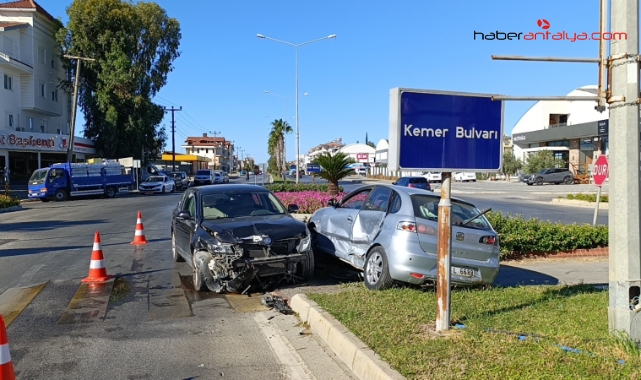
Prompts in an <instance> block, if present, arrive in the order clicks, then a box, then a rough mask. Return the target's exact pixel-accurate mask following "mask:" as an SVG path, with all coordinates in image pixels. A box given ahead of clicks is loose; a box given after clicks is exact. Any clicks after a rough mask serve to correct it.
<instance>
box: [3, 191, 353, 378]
mask: <svg viewBox="0 0 641 380" xmlns="http://www.w3.org/2000/svg"><path fill="white" fill-rule="evenodd" d="M180 196H181V195H180V194H179V193H177V194H167V195H153V196H142V195H136V196H127V197H117V198H114V199H86V200H73V201H68V202H62V203H56V202H50V203H41V202H29V203H25V204H24V210H22V211H18V212H12V213H7V214H2V217H1V218H0V310H4V312H2V313H3V314H4V317H5V319H7V318H8V319H11V318H12V317H15V319H13V320H12V321H9V322H10V324H9V327H8V329H7V332H8V335H9V340H10V350H11V356H12V360H13V364H14V367H15V369H16V372H17V376H18V378H23V379H35V378H42V379H44V378H46V379H69V378H74V379H196V378H198V379H213V378H216V379H218V378H225V379H281V378H302V379H307V378H310V379H311V378H314V377H315V378H317V379H331V378H335V379H343V378H345V379H349V378H350V375H349V374H348V372H346V371H345V370H344V369H343V367H342V366H341V365H340V364H338V363H337V362H336V361H335V360H334V359H333V358H332V357H331V356H330V355H329V354H328V353H327V351H326V350H325V349H324V348H323V347H322V345H320V344H319V343H318V341H317V340H316V338H315V337H313V336H311V335H309V334H307V333H306V331H305V328H304V327H303V326H300V325H298V319H297V318H296V317H294V316H291V315H289V316H286V315H283V314H280V313H278V312H276V311H267V309H266V308H265V307H264V306H263V305H261V302H260V300H261V296H260V295H258V294H254V295H252V296H251V297H248V296H220V295H212V294H207V293H197V292H194V291H193V288H192V287H191V281H190V275H191V270H190V268H189V266H188V265H187V264H186V263H178V264H176V263H174V262H173V261H172V260H171V252H170V247H171V242H170V233H169V231H170V212H171V209H172V208H173V207H174V206H175V205H176V203H177V202H178V200H179V198H180ZM138 210H140V211H142V216H143V225H144V233H145V236H146V238H147V240H148V241H149V243H148V244H147V245H143V246H137V247H136V246H132V245H131V244H130V243H131V242H132V240H133V238H134V231H135V226H136V215H137V211H138ZM96 231H99V232H100V236H101V240H102V243H101V248H102V251H103V253H104V257H105V265H106V268H107V272H108V274H109V275H112V276H116V279H115V280H112V282H109V283H108V284H107V285H106V286H104V285H102V286H87V285H84V286H83V285H81V280H82V279H83V278H85V277H86V276H87V275H88V273H89V263H90V258H91V252H92V245H93V241H94V233H95V232H96ZM39 284H44V287H43V286H42V285H40V286H37V285H39ZM16 313H19V314H17V317H16ZM312 376H314V377H312Z"/></svg>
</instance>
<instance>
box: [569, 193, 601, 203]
mask: <svg viewBox="0 0 641 380" xmlns="http://www.w3.org/2000/svg"><path fill="white" fill-rule="evenodd" d="M568 199H576V200H579V201H588V202H596V194H568ZM599 202H603V203H608V196H607V195H606V194H601V198H600V199H599Z"/></svg>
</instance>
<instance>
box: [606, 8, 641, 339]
mask: <svg viewBox="0 0 641 380" xmlns="http://www.w3.org/2000/svg"><path fill="white" fill-rule="evenodd" d="M611 9H612V16H611V17H612V18H611V28H612V34H613V35H614V34H615V33H616V32H624V33H627V38H625V39H618V38H617V39H612V40H611V41H610V54H611V57H610V65H611V67H610V74H611V75H612V86H611V93H610V96H611V98H610V99H611V100H610V101H609V103H610V121H609V123H610V127H609V128H610V130H609V137H608V138H609V143H610V160H609V161H610V192H609V196H610V201H609V202H610V207H609V211H608V214H609V215H608V219H609V221H610V228H609V235H610V236H609V242H610V247H609V251H610V265H609V266H610V278H609V279H610V284H609V285H610V292H609V297H610V302H609V307H608V321H609V329H610V331H625V332H627V333H629V334H630V338H632V340H634V341H636V342H637V343H638V342H639V341H641V329H640V327H641V318H639V315H638V313H639V311H640V310H641V306H639V305H641V303H640V302H639V301H636V302H635V297H638V296H639V295H640V287H641V244H640V242H639V230H640V228H641V220H640V218H641V208H640V207H639V199H640V196H641V191H640V190H641V189H640V184H639V169H640V166H639V157H640V156H639V153H640V148H639V137H640V135H639V132H640V128H639V1H638V0H619V1H613V2H612V8H611ZM615 223H616V226H615ZM636 300H638V298H636ZM637 307H639V308H640V309H637Z"/></svg>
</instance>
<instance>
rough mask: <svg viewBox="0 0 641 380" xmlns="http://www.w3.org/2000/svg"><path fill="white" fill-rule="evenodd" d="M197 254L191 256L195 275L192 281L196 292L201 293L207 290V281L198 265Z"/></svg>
mask: <svg viewBox="0 0 641 380" xmlns="http://www.w3.org/2000/svg"><path fill="white" fill-rule="evenodd" d="M195 253H196V252H194V254H192V255H191V260H192V263H193V264H192V265H193V270H194V271H193V273H192V280H193V282H194V290H196V291H197V292H201V291H203V290H205V280H204V279H203V274H202V272H201V271H200V268H198V265H196V255H195Z"/></svg>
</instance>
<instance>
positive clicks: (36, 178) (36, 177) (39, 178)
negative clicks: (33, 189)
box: [29, 169, 49, 185]
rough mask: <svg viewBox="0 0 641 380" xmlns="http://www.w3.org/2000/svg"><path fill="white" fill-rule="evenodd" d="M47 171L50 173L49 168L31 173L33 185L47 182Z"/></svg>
mask: <svg viewBox="0 0 641 380" xmlns="http://www.w3.org/2000/svg"><path fill="white" fill-rule="evenodd" d="M47 173H49V169H38V170H36V171H35V172H33V174H32V175H31V178H29V183H30V184H31V185H40V184H43V183H45V179H46V178H47Z"/></svg>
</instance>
